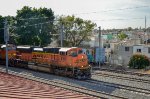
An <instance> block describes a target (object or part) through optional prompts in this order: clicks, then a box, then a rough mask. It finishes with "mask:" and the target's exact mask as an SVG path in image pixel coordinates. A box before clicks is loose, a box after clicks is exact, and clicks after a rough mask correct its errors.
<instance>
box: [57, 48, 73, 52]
mask: <svg viewBox="0 0 150 99" xmlns="http://www.w3.org/2000/svg"><path fill="white" fill-rule="evenodd" d="M70 49H72V48H60V49H59V51H60V52H67V51H68V50H70Z"/></svg>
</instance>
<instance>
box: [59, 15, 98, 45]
mask: <svg viewBox="0 0 150 99" xmlns="http://www.w3.org/2000/svg"><path fill="white" fill-rule="evenodd" d="M60 24H63V26H64V46H79V45H80V44H81V43H82V42H83V41H89V40H90V36H91V32H92V30H93V29H94V27H95V26H96V24H94V23H92V22H91V21H89V20H83V19H81V18H76V17H75V16H61V17H60V18H59V21H58V23H57V24H56V25H57V26H60Z"/></svg>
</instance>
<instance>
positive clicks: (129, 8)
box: [74, 5, 150, 15]
mask: <svg viewBox="0 0 150 99" xmlns="http://www.w3.org/2000/svg"><path fill="white" fill-rule="evenodd" d="M146 7H150V6H149V5H146V6H136V7H128V8H120V9H112V10H111V9H110V10H102V11H95V12H87V13H76V14H74V15H80V14H92V13H100V12H111V11H119V10H131V9H138V8H146Z"/></svg>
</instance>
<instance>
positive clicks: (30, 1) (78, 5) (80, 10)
mask: <svg viewBox="0 0 150 99" xmlns="http://www.w3.org/2000/svg"><path fill="white" fill-rule="evenodd" d="M23 6H30V7H36V8H39V7H46V8H51V9H52V10H53V12H54V14H55V15H66V16H67V15H75V16H76V17H80V18H82V19H84V20H91V21H92V22H94V23H96V24H97V27H99V26H101V28H102V29H112V28H119V29H121V28H127V27H132V28H137V27H138V28H139V27H142V28H144V27H145V16H146V20H147V21H146V26H147V27H150V0H0V15H2V16H8V15H11V16H15V15H16V11H17V10H20V9H21V8H22V7H23ZM137 7H139V8H137ZM127 8H131V9H127ZM119 9H122V10H119Z"/></svg>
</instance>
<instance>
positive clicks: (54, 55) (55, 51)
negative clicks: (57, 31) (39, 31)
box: [9, 46, 91, 79]
mask: <svg viewBox="0 0 150 99" xmlns="http://www.w3.org/2000/svg"><path fill="white" fill-rule="evenodd" d="M14 55H15V56H14ZM14 55H13V56H11V57H10V58H9V64H10V65H11V66H18V67H24V68H30V69H33V70H39V71H44V72H49V73H54V74H57V75H65V76H70V77H74V78H77V79H88V78H90V77H91V73H90V66H89V64H88V59H87V56H86V55H85V54H83V53H82V49H81V48H77V47H70V48H61V47H57V48H53V47H43V48H38V47H30V46H17V48H16V54H14Z"/></svg>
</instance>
